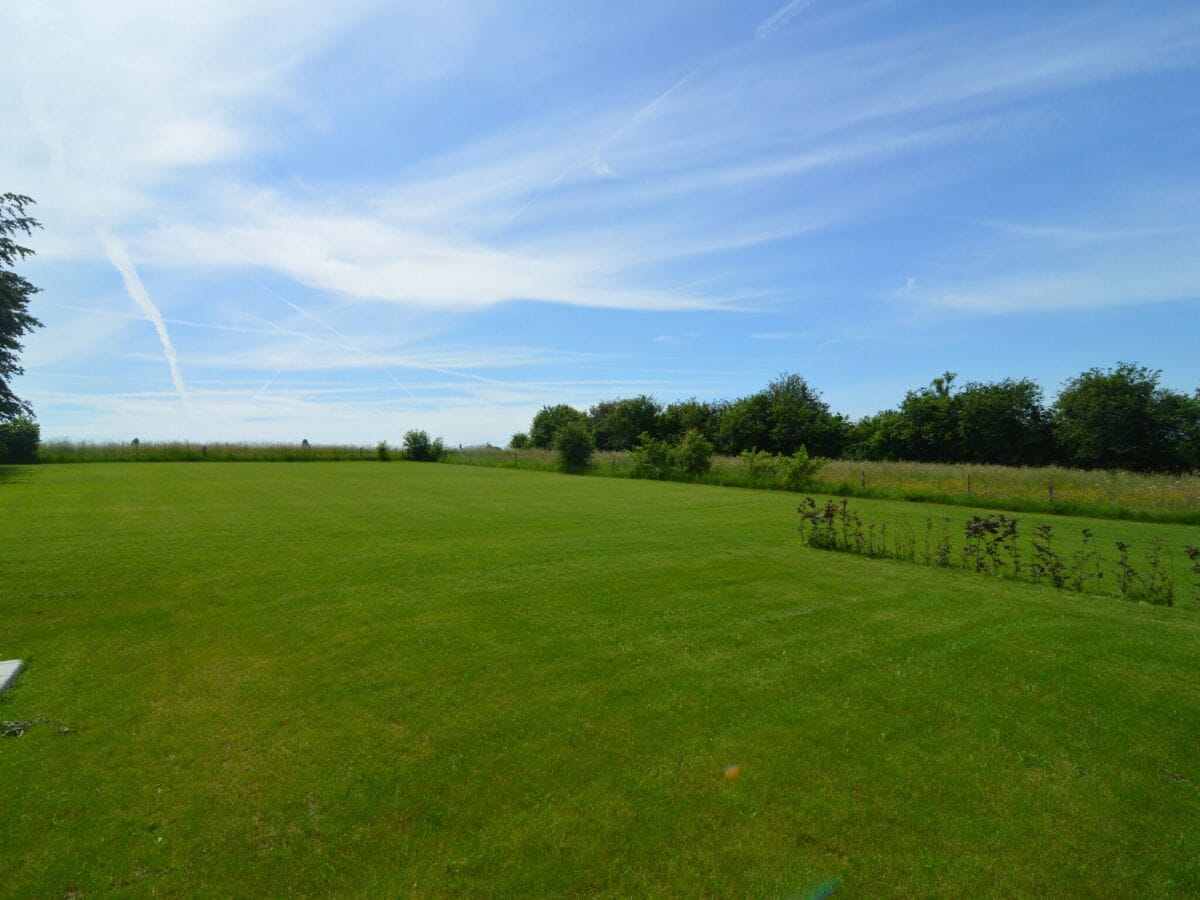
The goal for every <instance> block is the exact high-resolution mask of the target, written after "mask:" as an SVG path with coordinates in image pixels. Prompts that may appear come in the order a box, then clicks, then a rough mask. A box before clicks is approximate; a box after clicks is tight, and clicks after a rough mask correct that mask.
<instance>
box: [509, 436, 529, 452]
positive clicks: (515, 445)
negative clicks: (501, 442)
mask: <svg viewBox="0 0 1200 900" xmlns="http://www.w3.org/2000/svg"><path fill="white" fill-rule="evenodd" d="M508 446H509V448H511V449H513V450H525V449H527V448H528V447H529V435H527V434H526V433H525V432H523V431H518V432H517V433H516V434H514V435H513V436H512V439H511V440H510V441H509V442H508Z"/></svg>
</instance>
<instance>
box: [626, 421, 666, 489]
mask: <svg viewBox="0 0 1200 900" xmlns="http://www.w3.org/2000/svg"><path fill="white" fill-rule="evenodd" d="M630 455H631V456H633V477H634V478H667V477H669V476H670V474H671V447H670V445H668V444H667V442H666V441H660V440H658V439H656V438H652V437H650V435H649V434H647V433H646V432H644V431H643V432H642V436H641V437H640V438H639V439H638V445H637V446H636V447H634V448H633V450H631V451H630Z"/></svg>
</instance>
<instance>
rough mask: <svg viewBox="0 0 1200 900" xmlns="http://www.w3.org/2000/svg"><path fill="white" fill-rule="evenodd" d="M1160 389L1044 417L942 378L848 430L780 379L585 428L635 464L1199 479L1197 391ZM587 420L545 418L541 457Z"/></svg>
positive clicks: (1010, 399)
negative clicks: (981, 467) (745, 460)
mask: <svg viewBox="0 0 1200 900" xmlns="http://www.w3.org/2000/svg"><path fill="white" fill-rule="evenodd" d="M1158 379H1159V373H1158V372H1157V371H1152V370H1150V369H1146V368H1143V367H1140V366H1136V365H1133V364H1129V363H1121V364H1119V365H1118V366H1117V367H1116V368H1115V369H1111V370H1101V369H1091V370H1089V371H1087V372H1084V373H1083V374H1081V375H1080V376H1079V377H1077V378H1074V379H1072V380H1071V381H1069V382H1067V384H1066V386H1065V387H1064V388H1063V391H1062V393H1061V394H1060V396H1059V398H1058V400H1057V401H1056V402H1055V405H1054V406H1053V407H1051V408H1049V409H1047V408H1046V406H1045V404H1044V401H1043V395H1042V389H1041V388H1040V387H1039V386H1038V384H1037V383H1036V382H1034V381H1032V380H1031V379H1028V378H1022V379H1013V378H1006V379H1004V380H1003V381H995V382H975V381H972V382H967V383H966V384H965V385H960V384H959V383H958V382H957V381H956V376H955V374H954V373H953V372H945V373H943V374H942V375H940V376H938V377H937V378H934V379H933V381H932V382H930V383H929V385H928V386H926V387H923V388H919V389H917V390H913V391H909V392H908V393H907V394H905V396H904V400H903V401H902V402H901V404H900V408H899V409H889V410H884V411H883V412H879V413H876V414H875V415H873V416H866V417H864V418H862V419H859V420H858V421H857V422H853V423H851V422H850V421H848V420H847V419H846V418H845V417H843V416H841V415H836V414H834V413H832V412H831V411H830V409H829V406H828V405H827V404H826V403H825V402H824V401H823V400H822V399H821V395H820V394H819V393H818V392H817V391H815V390H813V389H812V388H811V387H810V386H809V385H808V383H807V382H806V381H805V380H804V379H803V378H801V377H800V376H799V375H789V374H784V375H781V376H779V378H777V379H775V380H774V381H772V382H771V383H770V384H769V385H768V386H767V387H766V388H765V389H764V390H761V391H758V392H757V393H754V394H750V395H749V396H746V397H741V398H739V399H736V400H723V401H713V402H708V403H705V402H700V401H698V400H696V399H695V398H692V399H690V400H683V401H679V402H677V403H672V404H670V405H669V406H667V407H666V408H665V409H663V408H661V407H660V406H659V405H658V404H657V403H656V402H655V401H654V400H653V398H651V397H646V396H640V397H633V398H630V399H623V400H608V401H605V402H604V403H600V404H597V405H596V406H594V407H592V410H591V416H590V422H591V423H592V425H593V427H594V429H595V432H596V443H597V445H598V446H599V447H600V448H601V449H611V450H623V449H631V448H637V447H642V448H643V450H642V456H643V457H645V456H646V453H647V451H646V449H645V448H647V447H651V446H652V445H653V446H654V447H656V448H657V444H658V443H661V444H663V447H662V448H657V449H662V450H663V452H664V453H666V452H667V451H668V449H669V450H670V452H677V451H678V448H679V445H680V442H681V441H682V440H683V439H684V436H685V435H687V434H689V433H690V434H692V440H693V441H695V440H698V439H701V438H702V439H703V440H704V441H706V442H707V443H709V444H711V445H713V447H714V448H715V450H716V451H717V452H719V453H721V454H724V455H727V456H736V455H738V454H740V453H742V452H743V451H747V450H757V451H760V452H761V453H766V454H780V455H782V456H785V457H791V456H792V455H793V454H795V453H796V451H798V450H799V449H800V448H801V447H804V448H806V449H807V452H808V453H811V454H812V455H813V456H814V457H818V456H819V457H826V458H835V459H836V458H839V457H849V458H853V459H872V460H912V461H916V462H947V463H956V462H957V463H980V464H994V465H1007V466H1041V465H1047V464H1049V463H1053V462H1059V463H1063V464H1065V465H1070V466H1078V467H1083V468H1097V467H1103V468H1113V469H1116V468H1122V469H1134V470H1139V471H1171V472H1178V471H1187V470H1190V469H1200V390H1198V391H1196V393H1195V394H1194V395H1191V396H1189V395H1187V394H1181V393H1177V392H1174V391H1169V390H1166V389H1164V388H1161V387H1160V386H1159V384H1158ZM583 418H584V416H583V413H581V412H579V411H578V410H576V409H572V408H571V407H569V406H554V407H550V406H548V407H545V408H543V409H542V411H541V412H540V413H538V415H537V417H535V419H534V426H533V428H532V429H531V440H532V441H533V443H534V444H535V446H549V445H550V442H551V441H552V439H553V436H554V434H555V433H556V432H557V430H558V429H559V428H561V427H562V425H563V424H564V423H565V422H572V421H579V420H581V419H583ZM539 434H540V441H541V443H539V442H538V441H539V438H538V435H539ZM643 435H644V436H645V438H644V439H643Z"/></svg>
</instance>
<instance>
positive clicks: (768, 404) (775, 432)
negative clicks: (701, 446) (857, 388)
mask: <svg viewBox="0 0 1200 900" xmlns="http://www.w3.org/2000/svg"><path fill="white" fill-rule="evenodd" d="M718 420H719V423H718V425H717V429H716V432H717V434H716V441H714V443H715V444H716V445H717V447H718V448H719V449H720V450H721V452H722V453H726V454H730V455H734V454H738V453H741V452H742V451H743V450H754V449H757V450H765V451H766V452H768V453H779V454H781V455H783V456H791V455H792V454H793V453H795V452H796V451H797V450H799V449H800V448H801V447H807V448H808V450H809V451H810V452H811V453H813V454H814V455H817V456H827V457H837V456H841V455H842V451H843V450H844V449H845V445H846V438H847V436H848V433H849V427H850V426H849V423H848V422H847V421H846V419H845V418H843V417H842V416H838V415H833V414H832V413H831V412H830V411H829V405H828V404H827V403H825V402H824V401H823V400H822V399H821V395H820V393H818V392H817V391H815V390H813V389H812V388H811V387H809V385H808V382H806V381H805V380H804V379H803V378H801V377H800V376H799V375H789V374H783V375H780V376H779V377H778V378H777V379H775V380H774V381H772V382H771V383H770V384H769V385H767V387H766V389H765V390H762V391H759V392H758V393H757V394H751V395H750V396H749V397H743V398H741V399H740V400H735V401H733V402H732V403H728V404H725V405H723V406H721V407H719V410H718Z"/></svg>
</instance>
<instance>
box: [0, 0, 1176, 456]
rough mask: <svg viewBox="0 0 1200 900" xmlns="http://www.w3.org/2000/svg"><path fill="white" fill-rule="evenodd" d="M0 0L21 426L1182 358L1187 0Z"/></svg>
mask: <svg viewBox="0 0 1200 900" xmlns="http://www.w3.org/2000/svg"><path fill="white" fill-rule="evenodd" d="M172 6H173V5H172V4H162V3H158V2H154V3H150V2H126V0H111V2H106V3H102V4H99V3H91V2H78V3H69V2H53V0H51V2H46V3H38V4H33V3H29V4H8V5H6V6H5V8H4V9H3V11H0V28H2V29H3V31H4V33H6V34H9V35H13V36H14V37H13V38H12V39H10V40H9V41H7V42H6V44H7V45H8V53H7V54H6V55H5V57H4V58H3V59H0V80H2V81H3V83H4V84H5V85H6V88H7V89H6V90H4V91H3V92H0V111H2V113H3V121H4V122H5V132H6V136H5V140H4V142H3V143H2V144H0V172H3V183H0V190H10V191H18V192H22V193H26V194H30V195H32V196H33V197H35V198H36V199H37V200H38V201H39V205H38V206H37V208H36V214H37V215H38V217H39V218H40V219H41V220H42V221H43V223H44V225H45V229H44V231H42V232H40V233H38V234H37V236H36V237H35V239H34V240H33V241H32V242H31V243H32V245H33V246H34V248H35V249H36V250H37V252H38V256H37V258H36V260H34V261H32V262H30V263H28V264H26V265H25V266H24V268H23V272H24V273H25V274H26V275H27V276H28V277H29V278H30V279H31V280H33V281H34V282H35V283H36V284H38V285H40V286H41V287H42V288H43V289H44V292H43V293H41V294H39V295H38V296H37V298H36V300H35V306H34V308H35V312H36V313H37V315H39V316H40V318H41V319H42V320H43V321H44V322H45V325H46V327H45V328H44V329H42V330H41V331H39V332H37V333H36V334H35V335H33V336H31V337H30V338H29V340H28V341H27V344H26V351H25V354H24V361H25V365H26V369H27V372H26V374H25V375H24V376H23V377H22V378H20V379H19V380H18V382H17V385H16V387H17V391H18V393H19V394H20V395H22V396H25V397H27V398H29V399H30V400H32V402H33V403H34V405H35V409H36V411H37V414H38V417H39V419H40V420H41V422H42V426H43V434H44V435H45V436H48V437H56V436H70V437H75V438H92V439H107V438H119V439H129V438H132V437H133V436H135V435H136V436H139V437H140V438H141V439H142V440H147V439H166V438H191V439H196V440H218V439H230V440H295V441H298V440H300V438H303V437H306V438H308V439H310V440H314V441H354V442H373V441H375V440H379V439H381V438H387V439H390V440H395V439H397V438H398V437H399V436H400V435H402V434H403V432H404V431H406V430H407V429H409V428H414V427H416V428H425V429H428V430H429V431H431V432H433V433H436V434H440V435H443V436H444V437H445V438H446V440H447V441H448V442H450V443H452V444H453V443H476V442H482V441H492V442H494V443H502V442H504V441H505V440H507V438H508V436H509V435H510V434H511V433H512V432H513V431H516V430H519V429H522V428H524V427H525V426H526V425H527V424H528V421H529V419H530V417H531V416H532V414H533V413H534V412H535V411H536V410H537V409H538V408H539V407H540V406H542V405H543V404H546V403H556V402H567V403H571V404H574V405H576V406H579V407H586V406H588V405H590V404H592V403H595V402H597V401H599V400H602V399H607V398H611V397H617V396H631V395H634V394H638V393H650V394H653V395H654V396H656V397H657V398H659V399H660V400H662V401H664V402H667V401H671V400H674V399H679V398H685V397H689V396H697V397H700V398H701V399H712V398H721V397H736V396H740V395H744V394H746V393H749V392H751V391H753V390H756V389H758V388H760V387H762V386H763V385H765V384H766V383H767V381H769V380H770V379H771V378H772V377H774V376H775V375H777V374H779V373H780V372H783V371H792V372H799V373H801V374H802V375H804V376H805V377H806V378H807V379H808V380H809V382H810V383H811V384H813V385H814V386H815V387H817V388H818V389H819V390H821V391H822V392H823V393H824V396H825V398H826V399H827V400H828V401H829V402H830V404H831V405H832V406H833V407H834V408H835V409H836V410H839V411H842V412H845V413H848V414H850V415H854V416H858V415H863V414H867V413H871V412H874V411H876V410H878V409H881V408H885V407H889V406H894V405H895V404H896V403H898V402H899V400H900V399H901V398H902V396H903V394H904V391H905V390H907V389H909V388H913V387H918V386H920V385H922V384H925V383H927V382H928V381H929V379H930V378H932V377H933V376H934V375H937V374H939V373H940V372H942V371H944V370H947V369H949V370H953V371H957V372H958V373H959V376H960V378H961V379H962V380H991V379H998V378H1003V377H1005V376H1010V375H1011V376H1029V377H1033V378H1036V379H1037V380H1038V381H1040V382H1041V383H1042V384H1043V386H1044V387H1045V388H1046V389H1047V392H1048V394H1050V395H1051V396H1052V395H1053V393H1054V390H1055V389H1056V388H1057V386H1058V385H1060V384H1061V383H1062V381H1063V380H1064V379H1066V378H1068V377H1071V376H1072V375H1075V374H1077V373H1079V372H1080V371H1082V370H1083V369H1085V368H1089V367H1091V366H1108V365H1112V364H1115V363H1116V362H1117V361H1119V360H1131V361H1137V362H1140V363H1142V364H1146V365H1150V366H1152V367H1154V368H1161V369H1162V370H1163V382H1164V383H1165V384H1167V385H1168V386H1171V387H1174V388H1176V389H1180V390H1187V391H1189V392H1190V391H1191V390H1193V389H1195V388H1196V387H1197V386H1200V353H1198V352H1197V346H1200V164H1198V163H1197V160H1200V67H1198V64H1200V6H1197V5H1196V4H1195V3H1194V2H1192V3H1174V4H1173V3H1153V4H1098V3H1052V4H1047V3H1009V4H1003V5H1001V4H994V5H992V4H986V5H985V4H963V3H949V2H946V3H941V2H900V0H862V2H853V0H850V2H830V0H795V2H791V3H780V2H739V3H710V2H698V0H693V2H688V3H672V2H655V3H650V4H647V3H644V2H639V3H624V2H611V0H609V2H603V3H582V2H581V3H566V4H564V3H549V2H546V3H542V2H533V0H522V2H511V3H509V2H471V3H466V2H456V0H443V2H439V3H436V4H432V3H400V2H394V0H393V2H387V3H376V2H371V0H350V2H343V3H340V4H337V7H338V8H337V9H335V8H334V6H335V5H334V4H329V3H311V4H303V3H295V2H286V3H285V2H280V0H228V2H226V0H221V2H208V3H202V4H194V5H193V6H194V8H191V9H188V10H187V11H185V12H181V11H179V10H178V9H173V8H171V7H172Z"/></svg>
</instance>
